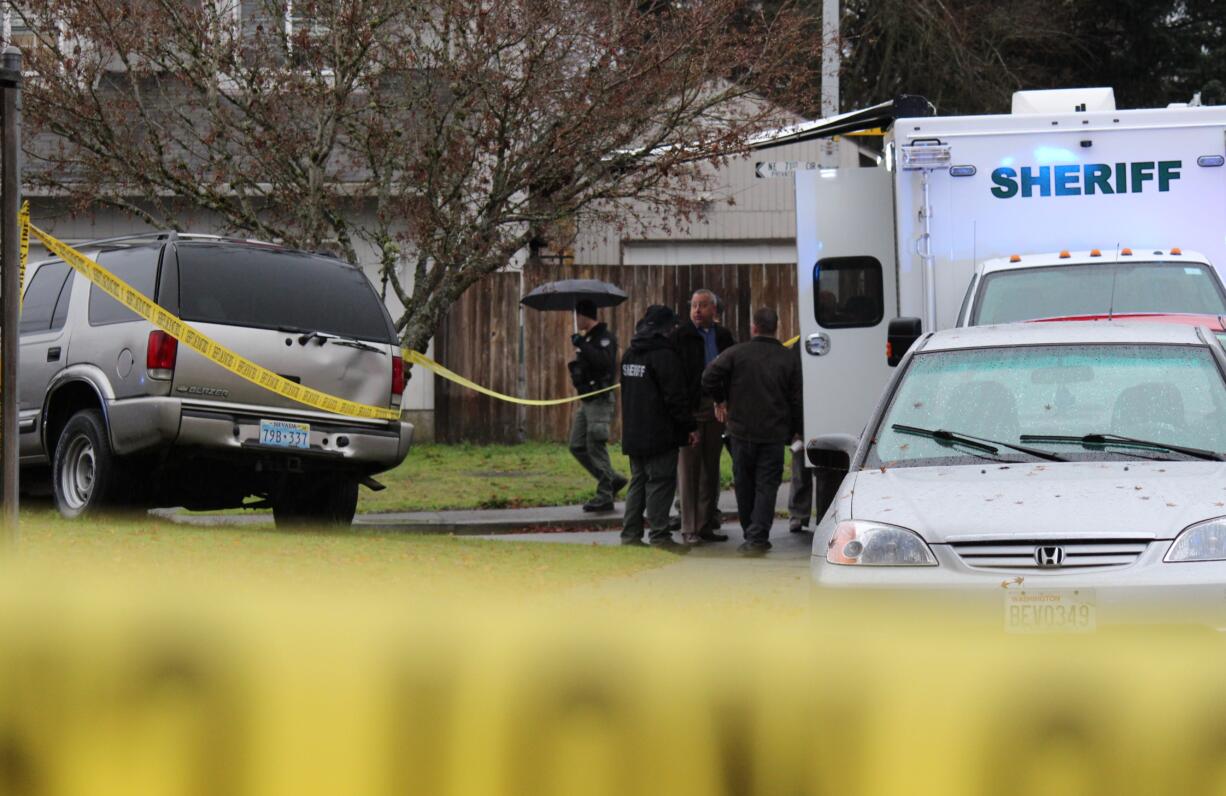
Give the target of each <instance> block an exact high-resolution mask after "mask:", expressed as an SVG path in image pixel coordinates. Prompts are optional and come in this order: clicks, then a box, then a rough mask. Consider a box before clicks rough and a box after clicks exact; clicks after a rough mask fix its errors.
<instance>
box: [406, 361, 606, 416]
mask: <svg viewBox="0 0 1226 796" xmlns="http://www.w3.org/2000/svg"><path fill="white" fill-rule="evenodd" d="M403 354H404V358H405V361H407V362H409V363H410V364H413V365H421V366H422V367H423V368H425V369H426V370H429V371H432V372H434V373H436V374H437V375H439V376H442V377H443V378H444V379H447V380H448V381H452V382H455V383H456V384H459V385H460V386H461V387H467V388H468V389H470V390H475V391H476V392H479V393H481V394H482V395H488V396H490V397H491V398H497V399H498V400H500V401H507V402H508V403H513V404H522V405H523V406H558V405H559V404H568V403H571V402H572V401H581V400H583V399H584V398H591V397H592V396H593V395H600V394H601V393H605V392H609V391H610V390H616V389H617V388H618V387H620V386H621V385H620V384H614V385H613V386H612V387H605V388H604V389H603V390H596V391H595V392H589V393H584V394H583V395H574V396H571V397H570V398H516V397H515V396H513V395H503V394H502V393H500V392H494V391H493V390H491V389H489V388H488V387H482V386H481V385H480V384H477V383H476V382H474V381H470V380H468V379H466V378H464V377H463V376H461V375H459V374H458V373H454V372H452V371H450V370H448V369H447V368H445V367H443V366H442V365H440V364H439V363H437V362H435V361H434V360H433V359H430V357H428V356H426V355H425V354H420V353H418V352H416V351H412V350H410V349H407V348H406V349H404V351H403Z"/></svg>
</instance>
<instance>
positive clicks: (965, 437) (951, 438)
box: [890, 423, 1068, 462]
mask: <svg viewBox="0 0 1226 796" xmlns="http://www.w3.org/2000/svg"><path fill="white" fill-rule="evenodd" d="M890 428H892V429H894V430H895V431H899V432H901V433H903V434H914V435H916V436H917V437H927V438H929V439H933V440H936V441H937V442H941V443H958V444H959V445H966V446H967V447H970V448H978V449H979V450H982V451H987V452H988V453H999V451H1000V448H1008V449H1009V450H1015V451H1018V452H1019V453H1025V454H1029V455H1030V456H1034V457H1035V458H1036V459H1046V460H1047V461H1049V462H1066V461H1068V459H1066V458H1064V457H1063V456H1061V455H1059V454H1057V453H1052V452H1051V451H1044V450H1039V449H1038V448H1027V447H1026V446H1025V445H1014V444H1013V443H1011V442H1001V441H1000V440H995V439H985V438H983V437H972V436H971V435H970V434H960V433H958V432H957V431H946V430H945V429H943V428H936V429H933V428H919V427H917V426H904V425H902V424H901V423H895V424H894V425H892V426H890ZM1022 439H1025V437H1023V438H1022Z"/></svg>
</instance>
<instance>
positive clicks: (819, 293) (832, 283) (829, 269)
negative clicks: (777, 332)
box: [813, 257, 885, 329]
mask: <svg viewBox="0 0 1226 796" xmlns="http://www.w3.org/2000/svg"><path fill="white" fill-rule="evenodd" d="M883 293H884V289H883V288H882V278H881V262H880V261H879V260H877V258H875V257H830V258H827V259H824V260H818V261H817V264H816V265H814V266H813V313H814V316H815V317H816V319H817V323H818V325H819V326H821V327H823V328H826V329H850V328H855V327H863V326H876V325H877V324H879V323H881V319H882V318H883V317H884V316H885V297H884V295H883Z"/></svg>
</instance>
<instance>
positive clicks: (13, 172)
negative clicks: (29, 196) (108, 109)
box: [0, 45, 21, 552]
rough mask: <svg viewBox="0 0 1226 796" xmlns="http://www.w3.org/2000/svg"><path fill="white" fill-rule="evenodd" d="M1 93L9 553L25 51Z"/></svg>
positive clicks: (2, 419)
mask: <svg viewBox="0 0 1226 796" xmlns="http://www.w3.org/2000/svg"><path fill="white" fill-rule="evenodd" d="M0 92H2V93H3V94H4V97H3V102H2V103H0V104H2V107H3V115H4V120H3V121H4V141H3V149H4V152H3V157H2V158H0V160H2V161H3V162H2V163H0V166H2V167H3V174H2V175H0V193H2V194H3V197H0V212H3V214H4V218H3V219H2V220H0V379H2V381H0V413H2V415H0V435H2V436H0V481H3V487H2V489H0V496H2V499H3V501H4V502H3V505H2V506H0V513H2V514H3V530H2V531H0V538H2V539H3V543H2V544H3V548H4V549H5V550H6V552H13V551H14V550H15V548H16V547H17V486H18V484H17V466H18V465H17V456H18V446H17V359H18V357H19V356H20V348H19V347H18V342H19V331H18V325H19V324H20V321H21V232H20V230H19V229H18V226H17V211H18V208H19V207H20V206H21V161H20V157H21V50H18V49H17V48H16V47H13V46H12V45H9V46H8V47H6V48H5V49H4V55H3V57H2V58H0Z"/></svg>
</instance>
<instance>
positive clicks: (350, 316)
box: [19, 233, 413, 525]
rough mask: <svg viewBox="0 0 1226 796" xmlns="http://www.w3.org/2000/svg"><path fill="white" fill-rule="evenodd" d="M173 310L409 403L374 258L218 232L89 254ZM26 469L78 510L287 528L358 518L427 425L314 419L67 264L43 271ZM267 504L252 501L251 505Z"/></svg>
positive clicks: (312, 382) (298, 364) (228, 337)
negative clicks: (161, 513) (179, 510)
mask: <svg viewBox="0 0 1226 796" xmlns="http://www.w3.org/2000/svg"><path fill="white" fill-rule="evenodd" d="M78 249H79V250H81V251H82V252H83V253H84V254H85V255H87V256H89V257H91V258H93V259H95V260H96V261H97V262H98V263H99V264H101V265H102V266H103V267H104V268H107V269H108V270H110V271H111V272H112V273H114V274H116V275H117V276H118V277H119V278H120V279H123V280H124V281H126V282H127V283H128V284H130V285H132V286H133V287H134V288H136V289H137V290H139V291H141V292H142V293H144V294H145V295H146V296H148V297H149V298H151V299H153V300H154V301H156V302H157V303H158V304H159V305H161V306H162V307H164V308H165V309H166V310H167V311H169V312H171V313H174V314H175V315H178V316H179V317H180V318H182V319H183V320H184V321H187V322H189V323H190V324H191V325H192V326H194V327H195V328H197V329H199V330H200V331H201V332H203V333H204V334H206V335H208V336H210V337H212V338H213V339H214V340H216V341H217V342H219V343H221V344H222V345H225V346H226V347H228V348H230V349H231V350H233V351H235V352H237V353H239V354H242V355H243V356H245V357H247V358H248V359H251V360H253V361H255V362H257V363H258V364H260V365H262V366H264V367H266V368H268V369H269V370H272V371H274V372H276V373H278V374H280V375H281V376H283V377H284V378H286V379H289V380H290V381H293V382H297V383H300V384H303V385H306V386H308V387H313V388H315V389H317V390H320V391H322V392H325V393H328V394H330V395H334V396H338V397H341V398H346V399H349V400H351V401H357V402H359V403H363V404H370V405H373V406H378V407H388V408H393V409H399V407H400V401H401V397H402V395H403V392H404V370H403V363H402V360H401V358H400V345H399V340H398V339H397V336H396V330H395V327H394V326H393V324H392V321H391V318H390V317H389V315H388V313H387V309H386V307H385V306H384V305H383V302H382V301H381V300H380V299H379V296H378V295H377V294H376V292H375V290H374V288H373V286H372V285H371V284H370V282H369V280H367V279H366V277H365V275H363V273H362V272H361V270H359V269H358V268H356V267H354V266H352V265H347V264H345V263H343V262H341V261H339V260H336V259H334V258H331V257H326V256H321V255H315V254H308V253H305V252H300V251H293V250H290V249H285V248H281V247H278V246H273V245H269V244H261V243H255V242H251V241H237V240H228V239H222V238H215V237H210V236H199V235H175V234H173V233H168V234H164V235H157V236H154V237H142V238H120V239H114V240H108V241H99V242H95V243H91V244H87V245H85V246H79V247H78ZM20 373H21V378H20V389H19V401H20V408H21V415H20V431H21V463H22V468H23V474H24V478H25V480H26V481H27V482H29V481H32V480H33V481H37V480H38V478H37V477H38V476H39V475H44V476H45V475H46V474H47V471H48V469H49V471H50V472H49V475H50V481H51V488H52V492H53V494H54V497H55V502H56V505H57V506H58V508H59V510H60V512H61V513H62V514H64V515H65V516H67V517H78V516H82V515H88V514H93V513H96V512H97V511H99V510H104V509H106V508H108V507H120V506H133V507H158V506H162V507H165V506H184V507H187V508H189V509H197V510H202V509H222V508H232V507H237V506H240V505H247V506H263V507H267V506H271V508H272V510H273V516H274V517H275V519H276V522H277V524H278V525H285V524H301V523H340V524H348V523H349V522H350V521H352V519H353V515H354V511H355V510H356V507H357V499H358V485H359V484H364V485H366V486H368V487H371V488H374V489H379V488H382V487H381V486H380V485H379V484H378V483H377V482H375V481H373V480H372V479H371V476H373V475H375V474H376V473H379V472H382V471H384V470H388V469H391V468H392V467H395V466H396V465H397V464H399V463H400V462H401V461H403V460H404V457H405V456H406V455H407V454H408V451H409V445H410V443H411V441H412V436H413V426H412V424H410V423H407V422H404V421H403V420H391V421H389V420H369V419H359V418H352V417H343V416H339V415H335V414H331V413H328V412H323V411H316V410H314V409H311V408H310V407H307V406H304V405H303V404H300V403H297V402H295V401H291V400H289V399H287V398H283V397H282V396H280V395H278V394H276V393H274V392H270V391H268V390H265V389H263V388H261V387H257V386H256V385H254V384H252V383H251V382H249V381H246V380H244V379H242V378H240V377H238V376H237V375H235V374H232V373H230V372H229V371H227V370H225V369H223V368H221V367H220V366H218V365H216V364H214V363H213V362H211V361H209V360H208V359H206V358H205V357H203V356H201V355H200V354H198V353H196V352H195V351H193V350H191V349H189V348H187V347H180V346H178V344H177V341H176V340H175V339H174V338H173V337H170V336H169V335H167V334H166V333H165V332H162V331H159V330H157V329H156V328H155V327H154V326H153V325H152V324H150V323H148V322H147V321H145V320H143V319H141V318H139V317H138V316H136V315H135V314H133V313H132V312H131V311H130V310H128V309H126V308H125V307H124V306H123V305H121V304H120V303H119V302H117V301H115V300H114V299H112V298H111V297H110V296H108V295H107V294H106V293H104V292H103V291H102V290H100V289H99V288H97V287H95V286H93V285H91V284H90V283H89V281H88V280H86V279H83V278H81V277H80V276H79V275H77V274H76V273H75V272H74V271H73V270H72V269H71V268H70V267H69V266H68V264H67V263H65V262H63V261H62V260H48V261H46V262H41V263H39V264H37V265H34V266H32V267H31V269H30V272H29V273H28V274H27V281H26V288H25V293H24V295H23V308H22V316H21V371H20ZM251 497H254V498H255V500H254V501H248V498H251Z"/></svg>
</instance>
